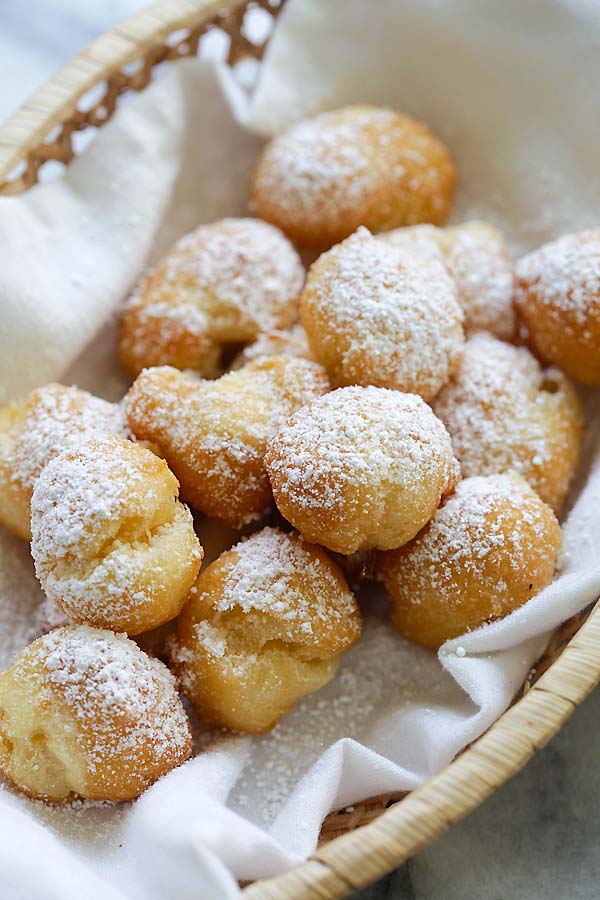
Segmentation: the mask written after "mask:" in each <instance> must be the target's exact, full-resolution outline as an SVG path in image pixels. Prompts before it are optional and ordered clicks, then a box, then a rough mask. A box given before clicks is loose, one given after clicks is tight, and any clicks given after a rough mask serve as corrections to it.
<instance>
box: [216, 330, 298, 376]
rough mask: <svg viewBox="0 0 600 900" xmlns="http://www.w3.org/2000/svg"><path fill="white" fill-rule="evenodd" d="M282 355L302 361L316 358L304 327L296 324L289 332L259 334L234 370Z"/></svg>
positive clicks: (246, 348) (236, 363)
mask: <svg viewBox="0 0 600 900" xmlns="http://www.w3.org/2000/svg"><path fill="white" fill-rule="evenodd" d="M281 353H283V354H285V355H286V356H297V357H299V358H301V359H313V358H314V357H313V354H312V352H311V350H310V347H309V345H308V338H307V336H306V332H305V330H304V328H303V327H302V325H300V324H299V323H296V325H294V326H293V327H292V328H290V329H289V330H288V331H265V332H263V333H262V334H259V336H258V337H257V339H256V340H255V341H254V343H252V344H249V345H248V346H247V347H245V348H244V349H243V350H242V352H241V353H240V354H239V356H238V357H237V358H236V360H235V361H234V364H233V366H232V368H234V369H239V368H241V367H242V366H244V365H246V363H249V362H251V361H252V360H253V359H260V358H261V356H277V355H279V354H281Z"/></svg>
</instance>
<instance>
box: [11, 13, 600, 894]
mask: <svg viewBox="0 0 600 900" xmlns="http://www.w3.org/2000/svg"><path fill="white" fill-rule="evenodd" d="M247 5H248V0H156V2H154V3H152V4H151V5H150V6H149V7H147V8H146V9H144V10H143V11H142V12H139V13H137V14H135V15H133V16H130V17H129V18H127V19H125V20H124V21H123V22H121V23H120V24H119V25H117V26H116V27H115V28H114V29H112V30H111V31H108V32H106V33H105V34H103V35H102V36H101V37H99V38H98V39H97V40H95V41H94V42H93V43H91V44H90V45H89V46H88V47H86V48H84V49H83V50H82V51H81V52H80V53H78V54H76V55H75V56H74V57H72V58H71V60H69V61H68V62H67V63H66V64H65V65H64V66H62V67H61V68H60V69H58V70H57V72H56V73H55V74H54V75H52V76H51V78H50V79H49V80H48V81H47V82H46V83H45V84H44V85H42V86H41V87H40V88H39V89H38V90H37V91H35V93H34V94H33V95H32V96H31V97H30V98H29V99H28V100H26V101H25V103H23V104H22V105H21V106H20V107H19V109H18V110H17V111H16V112H15V113H14V114H13V115H12V116H11V117H10V118H9V119H8V120H7V121H6V123H5V124H3V125H2V126H1V127H0V191H1V190H2V183H3V181H4V179H5V178H6V176H7V175H8V174H9V173H10V172H11V171H12V170H13V169H14V167H15V166H17V165H18V164H19V163H23V162H24V161H26V160H27V158H28V154H29V152H30V151H31V150H32V149H35V148H37V147H38V146H39V145H40V144H42V143H43V141H44V138H45V137H46V136H47V135H48V133H49V132H50V131H51V130H52V129H53V128H54V127H55V126H57V125H60V124H62V123H64V122H66V121H68V119H69V117H71V116H73V115H74V114H75V112H76V105H77V102H78V100H79V99H80V98H81V97H82V96H83V95H84V94H85V93H86V92H87V91H88V90H90V88H92V87H94V86H95V85H96V84H98V83H100V82H102V81H104V80H105V79H106V78H108V77H109V76H111V75H113V74H115V73H117V72H119V71H120V70H121V69H122V68H123V66H125V65H127V64H128V63H131V62H134V61H136V60H140V59H141V58H143V57H144V54H146V53H147V52H148V51H149V50H151V49H152V48H155V47H157V46H159V45H161V44H162V43H163V42H164V40H165V39H166V38H167V36H169V35H170V34H172V33H173V32H175V31H178V30H179V29H184V28H192V27H198V26H201V25H202V24H204V23H205V22H207V21H208V20H210V19H211V18H212V17H214V16H215V15H218V14H220V13H223V14H226V13H230V12H235V11H236V10H239V9H241V8H242V7H244V8H245V7H246V6H247ZM599 681H600V600H599V601H598V602H597V603H596V604H595V606H594V608H593V610H592V612H591V613H590V615H589V617H588V618H587V620H586V621H584V622H583V624H582V625H581V627H580V628H579V630H578V631H577V633H576V634H575V635H574V636H573V637H572V638H571V640H570V641H569V642H568V644H567V645H566V647H565V648H564V650H563V651H562V653H561V654H560V656H559V657H558V658H557V659H556V660H555V661H554V662H553V663H552V664H551V665H550V666H549V668H548V669H547V670H546V672H545V673H544V674H543V675H542V676H541V677H540V678H539V680H538V681H537V682H535V683H534V684H533V685H532V686H531V688H530V689H529V691H528V692H527V693H526V694H525V695H524V696H523V697H522V698H521V699H520V700H519V701H518V702H517V703H515V704H514V705H513V706H511V707H510V708H509V709H508V710H507V711H506V712H505V713H504V714H503V715H502V716H500V718H499V719H497V720H496V722H495V723H494V724H493V725H492V726H491V727H490V728H489V730H488V731H487V732H485V733H484V734H483V735H482V736H481V737H480V738H478V739H477V740H476V741H475V742H474V743H473V744H472V745H471V746H470V747H469V748H468V749H466V750H465V751H464V752H463V753H462V754H461V755H460V756H458V757H457V758H456V759H455V760H454V761H453V762H451V763H450V764H449V765H448V766H447V767H446V768H445V769H443V770H442V771H441V772H439V773H438V774H436V775H434V776H432V777H431V778H430V779H429V780H428V781H427V782H426V783H425V784H424V785H422V786H421V787H419V788H418V789H416V790H415V791H413V792H412V793H411V794H409V795H408V796H407V797H405V798H404V799H403V800H402V802H401V803H398V804H396V805H395V806H393V807H391V808H390V809H388V810H387V811H386V812H384V813H383V814H382V815H381V816H380V817H379V818H378V819H376V820H375V821H374V822H371V823H370V824H368V825H363V826H362V827H361V828H359V829H357V830H355V831H352V832H349V833H347V834H344V835H342V836H340V837H338V838H336V839H334V840H332V841H331V842H329V843H328V844H325V845H324V846H322V847H321V848H320V849H318V850H317V851H315V853H314V854H312V855H311V856H310V857H309V858H308V860H307V861H306V862H304V863H302V864H300V865H299V866H297V867H296V868H294V869H292V870H290V871H288V872H284V873H283V874H281V875H278V876H275V877H273V878H268V879H263V880H260V881H256V882H254V883H253V884H251V885H249V886H247V887H246V888H244V889H243V893H244V897H245V898H247V900H315V898H316V897H319V898H321V900H336V898H341V897H345V896H347V895H348V894H349V893H350V892H352V891H354V890H356V889H358V888H360V887H363V886H364V885H366V884H369V883H371V882H372V881H375V880H376V879H377V878H380V877H382V876H383V875H385V874H386V873H387V872H390V871H391V870H392V869H394V868H396V867H397V866H398V865H400V864H401V863H402V862H404V861H405V860H407V859H409V858H410V857H411V856H413V855H414V854H415V853H416V852H418V851H419V850H421V849H422V848H423V847H425V846H426V845H427V844H429V843H430V842H431V841H432V840H434V839H435V838H437V837H438V836H439V835H441V834H442V833H443V832H444V831H445V830H446V829H447V828H449V827H450V825H452V824H454V822H456V821H458V820H459V819H460V818H462V817H463V816H465V815H466V814H467V813H469V812H471V811H472V810H473V809H474V808H475V807H476V806H478V805H479V804H480V803H481V802H482V800H484V799H485V798H486V797H487V796H488V795H489V794H491V793H492V792H493V791H494V790H495V789H496V788H498V787H499V786H500V785H501V784H503V783H504V782H506V781H508V779H509V778H511V777H512V776H513V775H515V774H516V773H517V772H518V771H520V769H522V768H523V766H524V765H525V764H526V763H527V761H528V760H529V759H530V758H531V756H533V754H534V753H535V752H536V750H538V749H540V748H541V747H543V746H544V745H545V744H546V743H547V742H548V741H549V740H550V739H551V738H552V737H553V736H554V735H555V734H556V732H557V731H558V730H559V728H560V727H561V725H562V724H563V723H564V722H565V721H566V719H567V718H568V717H569V716H570V715H571V713H572V712H573V710H574V709H575V707H576V706H577V705H578V704H579V703H580V702H581V701H582V700H583V699H584V698H585V697H586V696H587V695H588V694H589V693H590V691H591V690H592V689H593V688H594V687H595V686H596V684H598V682H599Z"/></svg>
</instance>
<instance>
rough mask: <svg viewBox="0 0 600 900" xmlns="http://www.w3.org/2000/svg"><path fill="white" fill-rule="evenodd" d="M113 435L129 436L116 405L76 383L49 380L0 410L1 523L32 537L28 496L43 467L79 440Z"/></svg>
mask: <svg viewBox="0 0 600 900" xmlns="http://www.w3.org/2000/svg"><path fill="white" fill-rule="evenodd" d="M111 434H114V435H120V436H122V437H127V436H128V434H129V429H128V428H127V424H126V421H125V416H124V413H123V411H122V409H121V408H120V406H119V405H118V404H116V403H107V401H106V400H100V399H99V398H98V397H94V396H92V394H88V392H87V391H82V390H79V388H76V387H65V386H64V385H61V384H47V385H45V386H44V387H42V388H37V389H36V390H34V391H32V392H31V393H30V394H29V396H28V397H27V399H26V400H24V401H22V402H20V403H12V404H10V405H8V406H4V407H2V408H0V522H2V524H3V525H5V526H6V527H7V528H9V529H10V530H11V531H12V532H14V533H15V534H17V535H18V536H19V537H22V538H24V539H25V540H27V541H29V540H31V527H30V515H31V512H30V504H31V494H32V492H33V486H34V484H35V481H36V479H37V478H38V477H39V475H40V472H41V471H42V469H43V468H44V466H45V465H46V464H47V463H48V462H50V460H51V459H53V458H54V457H55V456H57V455H58V454H59V453H62V452H63V451H64V450H68V449H70V448H73V447H76V446H77V445H78V444H80V443H81V442H82V441H85V440H89V439H90V438H96V437H105V436H108V435H111Z"/></svg>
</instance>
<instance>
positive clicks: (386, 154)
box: [252, 105, 456, 247]
mask: <svg viewBox="0 0 600 900" xmlns="http://www.w3.org/2000/svg"><path fill="white" fill-rule="evenodd" d="M455 182H456V171H455V168H454V164H453V162H452V159H451V158H450V155H449V153H448V150H447V148H446V147H445V146H444V144H443V143H442V142H441V141H440V140H439V139H438V138H436V137H435V136H434V135H433V134H432V133H431V132H430V131H429V129H428V128H427V127H426V126H425V125H423V124H422V123H421V122H417V121H416V120H415V119H411V118H410V117H409V116H405V115H402V114H400V113H396V112H393V111H392V110H388V109H380V108H377V107H375V106H366V105H365V106H349V107H346V108H345V109H340V110H336V111H334V112H328V113H323V114H321V115H319V116H317V117H316V118H314V119H309V120H306V121H304V122H300V123H299V124H298V125H295V126H292V127H291V128H290V129H288V130H287V131H285V132H283V134H281V135H279V136H278V137H276V138H274V139H273V140H272V141H271V142H270V143H269V144H267V146H266V147H265V149H264V150H263V152H262V154H261V156H260V157H259V160H258V164H257V167H256V170H255V173H254V178H253V182H252V202H253V205H254V209H255V210H256V212H257V214H258V215H259V216H260V217H261V218H263V219H265V220H266V221H268V222H272V223H273V224H274V225H277V226H278V227H279V228H281V229H282V231H284V232H285V233H286V234H287V235H288V236H289V237H290V238H291V239H292V240H293V241H297V242H298V243H299V244H306V245H317V246H320V247H330V246H331V245H332V244H335V243H337V242H339V241H341V240H343V239H344V238H345V237H348V235H349V234H352V232H353V231H356V229H357V228H358V227H359V226H360V225H365V226H366V227H367V228H369V229H370V230H371V231H375V232H378V231H387V230H388V229H390V228H399V227H401V226H403V225H414V224H416V223H418V222H433V223H434V224H436V225H441V224H443V223H444V222H445V220H446V218H447V217H448V215H449V213H450V211H451V209H452V204H453V199H454V186H455Z"/></svg>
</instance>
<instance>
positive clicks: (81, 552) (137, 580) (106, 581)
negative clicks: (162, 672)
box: [31, 438, 202, 634]
mask: <svg viewBox="0 0 600 900" xmlns="http://www.w3.org/2000/svg"><path fill="white" fill-rule="evenodd" d="M177 494H178V484H177V479H176V478H175V476H174V475H173V473H172V472H171V471H170V470H169V468H168V466H167V464H166V463H165V461H164V460H162V459H159V458H158V457H157V456H155V455H154V454H153V453H151V452H150V450H146V449H144V448H143V447H140V446H139V445H137V444H133V443H132V442H131V441H125V440H121V439H120V438H106V439H105V440H104V441H88V442H87V443H84V444H81V445H80V446H79V448H78V449H76V450H74V451H73V452H66V453H63V454H61V455H60V456H58V457H56V459H54V460H52V462H50V463H49V464H48V465H47V466H46V468H45V469H44V470H43V472H42V474H41V475H40V478H39V479H38V481H37V483H36V486H35V488H34V492H33V498H32V503H31V508H32V522H31V524H32V544H31V550H32V554H33V558H34V562H35V566H36V573H37V576H38V578H39V580H40V582H41V584H42V587H43V588H44V589H45V591H46V593H47V594H48V596H49V597H50V598H51V599H52V600H54V601H55V603H56V604H57V605H58V606H59V607H60V609H62V610H63V612H65V614H66V615H68V617H69V618H70V619H71V621H74V622H84V623H87V624H90V625H95V626H96V627H102V628H111V629H113V630H115V631H126V632H127V633H128V634H139V633H140V632H143V631H148V630H149V629H151V628H155V627H157V626H158V625H161V624H162V623H164V622H167V621H169V620H170V619H173V618H174V617H175V616H177V615H178V614H179V612H180V610H181V607H182V606H183V604H184V603H185V600H186V597H187V595H188V592H189V589H190V587H191V586H192V585H193V583H194V580H195V578H196V576H197V574H198V571H199V569H200V563H201V560H202V547H201V546H200V543H199V541H198V539H197V537H196V534H195V532H194V526H193V522H192V517H191V514H190V511H189V510H188V509H187V508H186V507H185V506H183V504H181V503H179V502H178V500H177Z"/></svg>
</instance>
